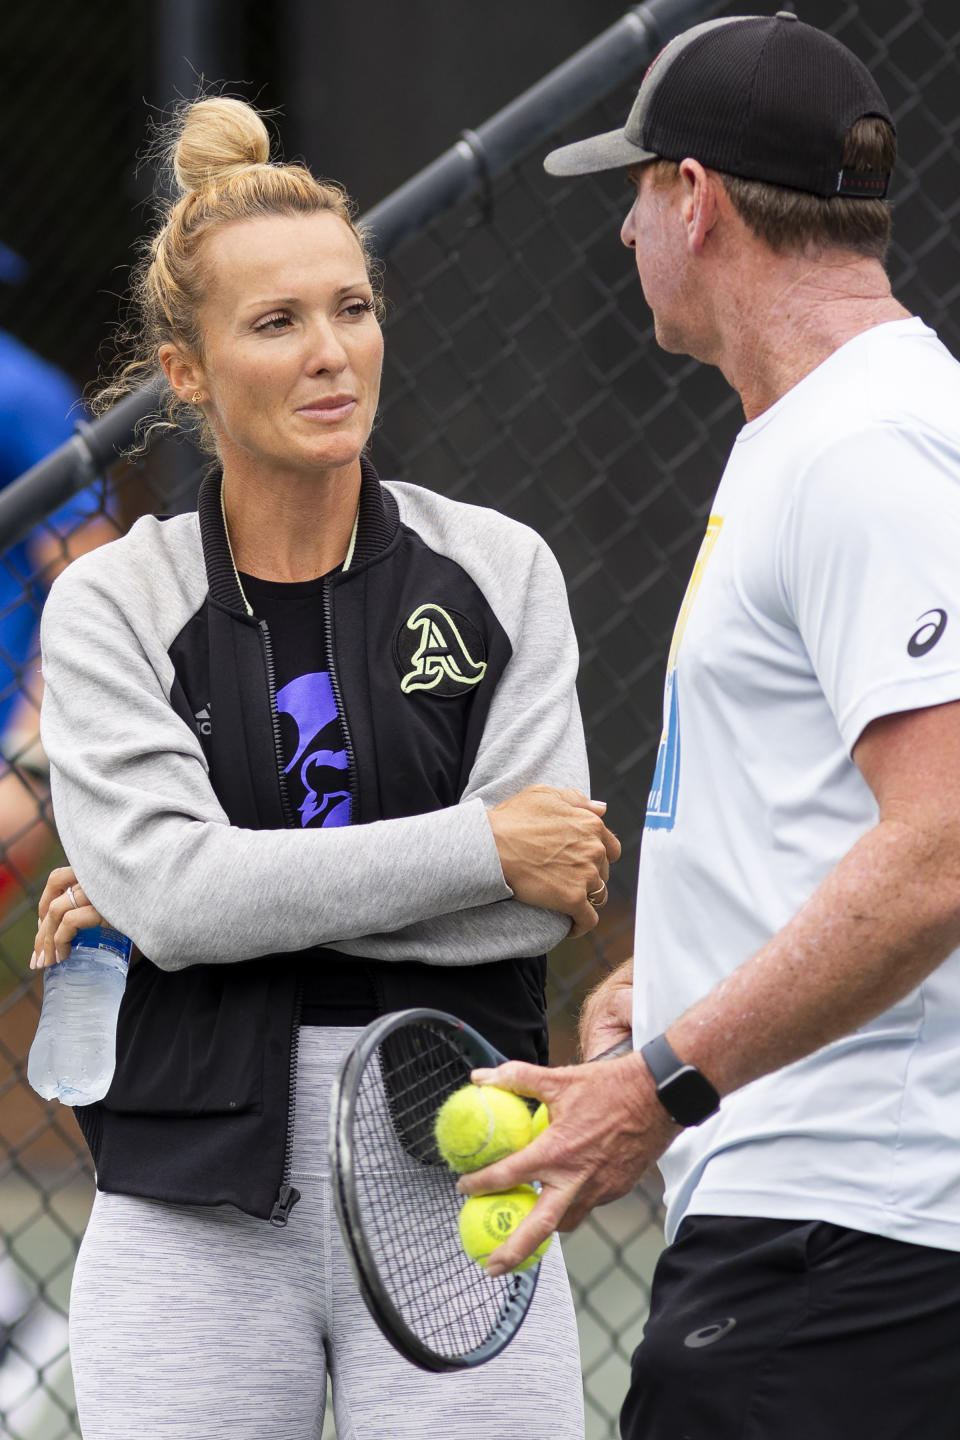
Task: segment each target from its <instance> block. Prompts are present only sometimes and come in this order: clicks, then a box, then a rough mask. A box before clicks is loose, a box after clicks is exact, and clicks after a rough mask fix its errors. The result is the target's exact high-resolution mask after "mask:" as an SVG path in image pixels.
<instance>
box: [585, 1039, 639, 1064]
mask: <svg viewBox="0 0 960 1440" xmlns="http://www.w3.org/2000/svg"><path fill="white" fill-rule="evenodd" d="M632 1049H633V1041H632V1040H631V1039H626V1040H620V1041H618V1043H617V1044H616V1045H611V1046H610V1049H609V1050H601V1051H600V1054H599V1055H594V1056H593V1059H591V1060H590V1061H589V1064H591V1065H592V1064H593V1062H594V1060H619V1058H620V1056H621V1055H629V1054H630V1051H631V1050H632Z"/></svg>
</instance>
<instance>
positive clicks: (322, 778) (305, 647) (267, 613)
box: [240, 575, 378, 1025]
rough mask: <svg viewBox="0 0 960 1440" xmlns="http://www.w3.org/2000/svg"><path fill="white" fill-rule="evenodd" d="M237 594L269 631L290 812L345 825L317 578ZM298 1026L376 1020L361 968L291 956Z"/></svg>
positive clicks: (250, 580)
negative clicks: (299, 993) (296, 975)
mask: <svg viewBox="0 0 960 1440" xmlns="http://www.w3.org/2000/svg"><path fill="white" fill-rule="evenodd" d="M240 583H241V585H242V586H243V590H244V594H245V595H246V597H247V599H248V600H249V602H250V604H251V606H252V607H253V612H254V614H255V615H256V616H257V618H258V619H259V620H265V621H266V624H267V629H268V630H269V632H270V641H271V647H272V650H273V665H274V678H275V684H276V700H277V712H278V714H279V717H280V738H281V744H282V747H283V759H284V777H285V781H286V787H287V793H288V796H289V799H290V803H291V808H292V810H293V812H294V813H295V814H296V815H297V817H298V820H299V823H300V824H301V825H302V826H304V827H306V826H311V827H316V826H320V827H323V828H325V829H326V828H332V827H333V826H336V825H349V824H350V820H351V814H350V807H351V801H350V771H349V759H348V755H347V750H346V745H345V741H344V733H343V723H342V719H341V716H340V713H339V710H338V708H337V700H336V696H335V694H334V690H333V686H332V684H331V680H330V661H329V656H328V653H327V634H326V625H325V622H324V613H323V588H324V580H323V578H321V579H319V580H303V581H293V582H285V581H274V580H260V579H257V578H256V577H255V576H253V575H241V576H240ZM293 958H296V959H298V961H299V964H300V966H301V970H302V975H303V1015H302V1021H303V1023H304V1024H305V1025H366V1024H367V1023H368V1022H369V1021H370V1020H373V1019H374V1018H375V1017H376V1015H377V1014H378V1005H377V1000H376V994H375V991H374V988H373V982H372V979H371V977H370V973H369V971H368V970H367V967H366V966H365V965H364V964H363V962H362V961H358V960H352V959H349V958H344V957H338V956H336V955H333V954H331V953H329V952H327V951H324V950H322V949H316V950H310V951H308V952H298V953H297V955H296V957H293Z"/></svg>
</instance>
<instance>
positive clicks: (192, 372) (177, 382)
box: [157, 343, 204, 402]
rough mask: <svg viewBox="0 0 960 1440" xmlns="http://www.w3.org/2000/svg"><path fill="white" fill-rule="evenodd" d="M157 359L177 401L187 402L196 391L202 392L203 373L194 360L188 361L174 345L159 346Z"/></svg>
mask: <svg viewBox="0 0 960 1440" xmlns="http://www.w3.org/2000/svg"><path fill="white" fill-rule="evenodd" d="M157 359H158V360H159V361H160V364H161V365H162V366H163V373H164V374H165V375H166V377H167V379H168V380H169V382H170V388H171V390H172V391H173V393H174V394H175V395H176V397H177V399H178V400H185V401H187V402H189V401H191V400H192V399H193V396H194V395H196V393H197V391H198V390H201V391H202V390H203V386H204V377H203V371H202V370H201V368H200V366H199V365H198V364H197V362H196V361H195V360H192V359H190V357H189V356H187V355H185V354H184V353H183V351H182V350H180V349H179V348H178V347H177V346H176V345H173V344H170V343H168V344H166V345H161V346H160V349H159V350H158V351H157Z"/></svg>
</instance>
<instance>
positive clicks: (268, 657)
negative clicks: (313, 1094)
mask: <svg viewBox="0 0 960 1440" xmlns="http://www.w3.org/2000/svg"><path fill="white" fill-rule="evenodd" d="M259 625H260V636H261V639H262V641H263V656H264V660H265V662H266V666H267V689H268V690H269V692H270V719H271V723H272V725H273V748H274V752H275V754H276V757H277V775H278V776H279V780H280V804H281V808H282V810H283V818H284V823H285V824H286V825H287V826H288V827H292V825H293V811H292V809H291V806H290V793H289V791H288V790H287V777H286V775H285V773H284V768H283V746H282V744H281V741H280V716H279V714H278V713H277V674H276V669H275V667H274V663H273V641H272V640H271V639H270V631H269V630H268V629H267V624H266V621H265V620H261V621H260V622H259ZM302 1008H303V995H302V991H301V985H300V981H299V980H298V981H297V987H296V992H295V995H294V1001H293V1024H292V1029H291V1035H290V1073H289V1089H288V1094H289V1097H290V1098H289V1100H288V1102H287V1133H286V1135H285V1137H284V1142H283V1166H282V1169H281V1175H280V1188H279V1190H278V1191H277V1198H276V1200H275V1201H274V1203H273V1209H272V1210H271V1211H270V1224H271V1225H276V1226H278V1227H279V1226H283V1225H286V1223H287V1221H288V1220H289V1219H290V1211H291V1210H292V1209H293V1207H294V1205H296V1203H297V1201H298V1200H299V1199H300V1191H299V1190H298V1189H297V1188H296V1186H295V1185H291V1184H290V1169H291V1166H292V1164H293V1155H292V1151H293V1124H294V1117H295V1115H296V1109H297V1061H298V1058H299V1054H300V1015H301V1011H302Z"/></svg>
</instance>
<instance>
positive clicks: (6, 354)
mask: <svg viewBox="0 0 960 1440" xmlns="http://www.w3.org/2000/svg"><path fill="white" fill-rule="evenodd" d="M27 273H28V270H27V264H26V262H25V261H24V260H22V259H21V258H20V256H19V255H17V254H15V253H14V252H13V251H12V250H10V249H9V248H8V247H7V246H5V245H3V244H0V284H3V285H8V286H12V285H17V284H21V283H23V282H24V281H25V280H26V278H27ZM79 407H80V399H79V396H78V394H77V390H76V387H75V386H74V384H73V382H72V381H71V380H70V379H69V378H68V376H66V375H65V374H64V373H63V372H62V371H61V370H59V369H57V367H56V366H55V365H52V364H50V362H49V361H47V360H44V359H42V358H41V356H39V355H37V354H36V353H35V352H34V351H33V350H30V349H29V348H28V347H27V346H26V345H24V344H23V343H22V341H20V340H18V339H16V338H15V337H14V336H13V335H11V334H9V333H8V332H7V331H5V330H0V489H3V488H5V487H6V486H7V485H9V484H10V483H11V482H12V481H14V480H16V479H17V478H18V477H19V476H20V475H22V474H23V473H24V471H26V470H29V469H30V468H31V466H33V465H36V464H37V462H38V461H40V460H43V459H45V458H46V456H47V455H49V454H50V453H51V451H53V450H56V449H57V447H58V446H59V445H62V444H64V442H65V441H67V440H69V438H70V436H71V435H72V433H73V428H74V423H75V420H76V418H77V414H78V412H79ZM117 533H118V529H117V526H116V525H114V523H113V522H112V521H111V520H110V519H109V517H108V516H106V515H105V514H104V513H103V510H102V506H101V503H100V499H99V496H98V495H97V494H96V492H95V491H93V490H85V491H83V492H82V493H81V494H79V495H77V496H75V497H74V499H72V500H70V501H69V502H67V504H65V505H62V506H61V507H60V509H59V510H57V511H56V512H55V513H54V514H53V515H51V516H50V517H49V519H48V520H47V521H45V523H44V524H43V525H38V526H37V528H36V529H35V530H34V531H33V532H32V534H30V535H29V536H28V537H27V539H25V540H22V541H20V542H18V543H17V544H16V545H12V546H10V547H9V549H7V550H5V551H4V552H3V555H2V557H0V908H4V907H5V906H6V905H7V904H9V902H10V901H11V900H12V899H13V898H14V897H15V895H16V894H17V892H18V890H20V888H21V886H22V885H23V883H24V881H28V880H29V879H30V877H31V876H32V875H33V874H34V873H35V870H36V866H37V865H38V864H39V863H40V862H41V861H42V859H43V857H44V856H45V855H46V854H47V852H48V851H49V849H50V846H51V843H52V839H53V835H52V829H51V826H50V823H49V819H48V818H46V817H45V813H44V812H45V808H46V805H47V801H48V788H47V763H46V757H45V756H44V754H43V750H42V748H41V746H40V696H41V693H42V687H41V683H40V675H39V656H38V651H39V643H38V638H37V626H38V622H39V616H40V610H41V608H42V605H43V600H44V597H45V596H46V593H47V590H48V589H49V586H50V584H51V582H52V581H53V579H54V577H55V576H56V575H57V574H59V572H60V571H61V570H62V569H63V567H64V565H66V564H67V562H68V561H69V560H71V559H73V558H74V557H75V556H77V555H81V554H83V553H84V552H85V551H87V550H90V549H93V548H94V547H95V546H97V545H101V544H103V542H104V541H105V540H112V539H114V538H115V537H116V535H117Z"/></svg>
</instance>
